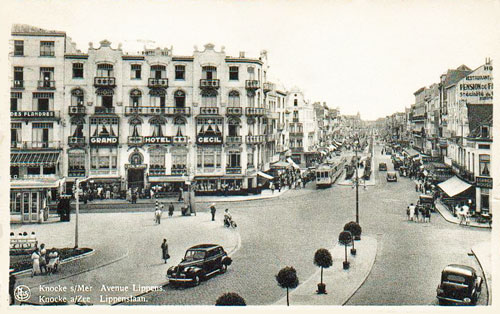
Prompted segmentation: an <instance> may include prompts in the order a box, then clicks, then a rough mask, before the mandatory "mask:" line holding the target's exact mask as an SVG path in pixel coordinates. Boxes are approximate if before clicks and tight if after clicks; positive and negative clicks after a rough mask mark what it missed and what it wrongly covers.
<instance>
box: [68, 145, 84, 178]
mask: <svg viewBox="0 0 500 314" xmlns="http://www.w3.org/2000/svg"><path fill="white" fill-rule="evenodd" d="M81 172H83V175H85V152H84V151H77V152H75V151H70V152H69V153H68V175H69V176H76V175H75V174H77V173H79V174H80V175H81Z"/></svg>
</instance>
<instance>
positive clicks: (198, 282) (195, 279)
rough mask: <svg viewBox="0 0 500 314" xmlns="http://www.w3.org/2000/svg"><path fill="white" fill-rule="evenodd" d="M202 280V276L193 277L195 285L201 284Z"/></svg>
mask: <svg viewBox="0 0 500 314" xmlns="http://www.w3.org/2000/svg"><path fill="white" fill-rule="evenodd" d="M200 282H201V280H200V276H194V279H193V284H194V285H195V286H198V285H199V284H200Z"/></svg>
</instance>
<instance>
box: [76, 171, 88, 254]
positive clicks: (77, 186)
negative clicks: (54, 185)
mask: <svg viewBox="0 0 500 314" xmlns="http://www.w3.org/2000/svg"><path fill="white" fill-rule="evenodd" d="M89 179H91V177H87V178H85V179H83V180H78V179H76V180H75V183H74V193H75V202H76V205H75V249H77V248H78V215H79V213H80V183H82V182H85V181H87V180H89Z"/></svg>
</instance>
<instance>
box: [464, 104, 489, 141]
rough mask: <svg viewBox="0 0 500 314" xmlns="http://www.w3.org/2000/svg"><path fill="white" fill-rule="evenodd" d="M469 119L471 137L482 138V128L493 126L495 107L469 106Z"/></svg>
mask: <svg viewBox="0 0 500 314" xmlns="http://www.w3.org/2000/svg"><path fill="white" fill-rule="evenodd" d="M467 115H468V119H469V137H480V136H481V126H482V125H487V124H491V122H492V120H493V105H490V104H486V105H472V104H467Z"/></svg>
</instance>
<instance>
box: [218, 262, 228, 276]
mask: <svg viewBox="0 0 500 314" xmlns="http://www.w3.org/2000/svg"><path fill="white" fill-rule="evenodd" d="M219 271H220V273H221V274H223V273H225V272H226V271H227V265H226V264H222V265H220V268H219Z"/></svg>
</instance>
